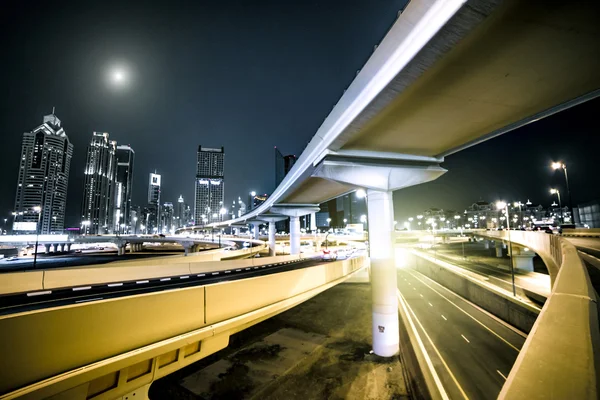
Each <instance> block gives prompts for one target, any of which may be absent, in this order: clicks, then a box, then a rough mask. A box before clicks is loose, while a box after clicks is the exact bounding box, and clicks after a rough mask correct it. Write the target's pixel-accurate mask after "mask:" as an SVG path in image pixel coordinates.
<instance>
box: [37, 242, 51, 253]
mask: <svg viewBox="0 0 600 400" xmlns="http://www.w3.org/2000/svg"><path fill="white" fill-rule="evenodd" d="M35 251H36V252H37V249H35ZM48 253H50V245H49V244H45V245H44V254H48Z"/></svg>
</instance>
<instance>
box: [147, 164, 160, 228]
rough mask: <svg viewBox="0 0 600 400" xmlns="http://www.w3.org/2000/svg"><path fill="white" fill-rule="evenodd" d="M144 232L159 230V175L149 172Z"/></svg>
mask: <svg viewBox="0 0 600 400" xmlns="http://www.w3.org/2000/svg"><path fill="white" fill-rule="evenodd" d="M146 232H148V233H158V232H160V175H159V174H157V173H156V171H155V172H154V173H150V180H149V182H148V213H147V215H146Z"/></svg>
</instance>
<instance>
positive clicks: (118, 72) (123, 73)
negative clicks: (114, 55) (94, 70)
mask: <svg viewBox="0 0 600 400" xmlns="http://www.w3.org/2000/svg"><path fill="white" fill-rule="evenodd" d="M108 79H109V81H110V83H111V84H112V85H113V86H115V87H123V86H125V85H126V84H127V83H128V82H129V74H128V71H127V69H126V68H125V67H122V66H113V67H112V68H111V69H110V72H109V74H108Z"/></svg>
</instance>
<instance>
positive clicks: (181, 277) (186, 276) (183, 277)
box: [179, 275, 190, 279]
mask: <svg viewBox="0 0 600 400" xmlns="http://www.w3.org/2000/svg"><path fill="white" fill-rule="evenodd" d="M189 277H190V276H189V275H184V276H180V277H179V279H188V278H189Z"/></svg>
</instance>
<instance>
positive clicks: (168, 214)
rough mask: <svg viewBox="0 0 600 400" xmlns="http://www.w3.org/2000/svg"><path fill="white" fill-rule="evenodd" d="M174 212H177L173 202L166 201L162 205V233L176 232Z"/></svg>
mask: <svg viewBox="0 0 600 400" xmlns="http://www.w3.org/2000/svg"><path fill="white" fill-rule="evenodd" d="M174 214H175V210H174V207H173V203H171V202H167V203H164V204H163V206H162V210H161V213H160V217H161V223H160V227H161V228H160V229H161V232H162V233H164V234H170V233H174V232H175V226H174V224H173V222H174Z"/></svg>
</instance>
